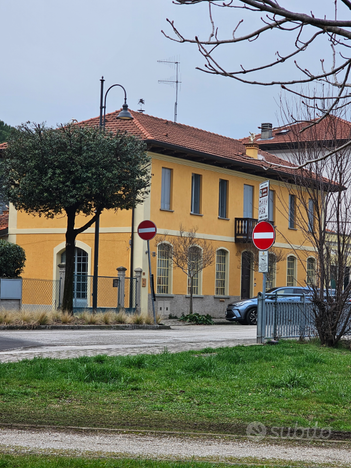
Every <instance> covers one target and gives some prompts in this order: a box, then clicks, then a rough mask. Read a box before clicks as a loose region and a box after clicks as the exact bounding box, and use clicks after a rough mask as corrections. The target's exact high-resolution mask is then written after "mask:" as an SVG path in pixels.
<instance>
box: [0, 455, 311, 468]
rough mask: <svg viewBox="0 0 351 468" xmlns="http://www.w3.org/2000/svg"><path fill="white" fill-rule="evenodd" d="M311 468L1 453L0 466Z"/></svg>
mask: <svg viewBox="0 0 351 468" xmlns="http://www.w3.org/2000/svg"><path fill="white" fill-rule="evenodd" d="M228 466H230V467H231V468H250V467H252V468H270V467H279V468H291V467H295V468H298V467H300V468H311V466H316V465H311V464H304V463H297V464H295V463H294V464H292V465H286V464H281V463H280V462H279V461H277V463H274V464H273V465H272V464H268V465H267V464H260V463H255V462H252V463H250V462H248V463H245V464H236V463H234V464H232V463H230V465H227V464H225V463H206V462H196V461H189V462H170V461H169V462H167V461H156V460H141V459H137V460H134V459H111V458H109V459H91V458H71V457H56V456H49V457H48V456H41V455H1V454H0V468H225V467H228Z"/></svg>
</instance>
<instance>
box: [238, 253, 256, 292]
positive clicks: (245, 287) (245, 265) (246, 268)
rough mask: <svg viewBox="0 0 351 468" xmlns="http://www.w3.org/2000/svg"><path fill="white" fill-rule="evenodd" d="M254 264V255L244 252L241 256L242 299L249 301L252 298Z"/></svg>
mask: <svg viewBox="0 0 351 468" xmlns="http://www.w3.org/2000/svg"><path fill="white" fill-rule="evenodd" d="M252 263H253V258H252V253H251V252H243V253H242V255H241V299H249V298H250V297H251V270H252Z"/></svg>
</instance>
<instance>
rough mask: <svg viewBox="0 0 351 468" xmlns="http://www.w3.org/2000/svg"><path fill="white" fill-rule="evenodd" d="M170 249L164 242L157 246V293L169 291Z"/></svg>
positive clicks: (168, 292)
mask: <svg viewBox="0 0 351 468" xmlns="http://www.w3.org/2000/svg"><path fill="white" fill-rule="evenodd" d="M171 250H172V247H171V245H170V244H166V243H163V244H160V245H159V246H158V247H157V294H170V293H171Z"/></svg>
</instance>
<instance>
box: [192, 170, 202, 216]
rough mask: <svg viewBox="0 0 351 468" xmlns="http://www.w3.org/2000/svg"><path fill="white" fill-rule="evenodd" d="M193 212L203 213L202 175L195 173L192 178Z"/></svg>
mask: <svg viewBox="0 0 351 468" xmlns="http://www.w3.org/2000/svg"><path fill="white" fill-rule="evenodd" d="M191 213H194V214H200V213H201V175H200V174H193V175H192V178H191Z"/></svg>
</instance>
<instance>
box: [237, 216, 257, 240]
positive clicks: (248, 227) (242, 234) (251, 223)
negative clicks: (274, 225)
mask: <svg viewBox="0 0 351 468" xmlns="http://www.w3.org/2000/svg"><path fill="white" fill-rule="evenodd" d="M257 221H258V220H257V219H253V218H235V234H234V235H235V242H252V231H253V228H254V227H255V226H256V224H257Z"/></svg>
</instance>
